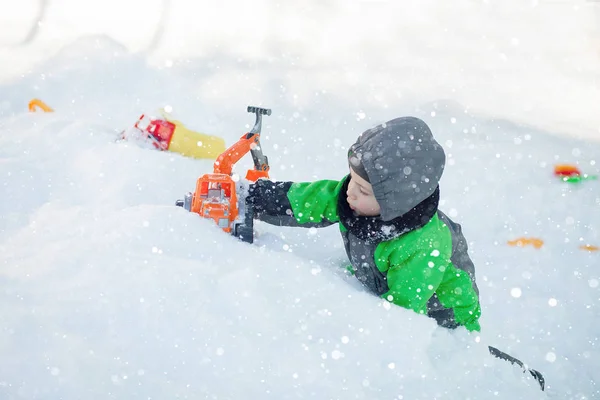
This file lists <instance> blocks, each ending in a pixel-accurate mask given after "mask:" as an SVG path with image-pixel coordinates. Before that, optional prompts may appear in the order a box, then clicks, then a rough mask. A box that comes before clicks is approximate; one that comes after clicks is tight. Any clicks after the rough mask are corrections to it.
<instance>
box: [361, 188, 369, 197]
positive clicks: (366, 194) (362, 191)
mask: <svg viewBox="0 0 600 400" xmlns="http://www.w3.org/2000/svg"><path fill="white" fill-rule="evenodd" d="M359 190H360V192H361V193H362V194H364V195H365V196H368V195H369V193H367V192H365V191H364V190H362V189H359Z"/></svg>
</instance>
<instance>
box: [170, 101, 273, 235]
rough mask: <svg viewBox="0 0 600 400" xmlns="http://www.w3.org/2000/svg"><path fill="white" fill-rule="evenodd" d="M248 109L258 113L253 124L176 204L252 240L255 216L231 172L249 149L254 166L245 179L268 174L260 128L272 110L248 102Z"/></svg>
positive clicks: (258, 177)
mask: <svg viewBox="0 0 600 400" xmlns="http://www.w3.org/2000/svg"><path fill="white" fill-rule="evenodd" d="M248 112H250V113H254V114H256V122H255V123H254V127H253V128H252V129H251V130H250V132H248V133H246V134H244V135H243V136H242V137H241V138H240V139H239V140H238V141H237V142H236V143H234V144H233V145H232V146H231V147H229V148H228V149H227V150H225V151H224V152H223V153H221V155H219V157H217V159H216V161H215V163H214V165H213V172H212V173H209V174H204V175H202V176H201V177H200V178H198V180H197V181H196V191H195V192H194V193H191V192H188V193H187V194H186V195H185V197H184V200H178V201H177V202H176V205H178V206H181V207H184V208H185V209H186V210H188V211H190V212H193V213H196V214H198V215H200V216H201V217H203V218H208V219H212V220H214V221H215V223H216V224H217V226H218V227H220V228H221V229H223V231H225V232H227V233H231V234H232V235H234V236H236V237H239V238H241V239H242V240H243V241H245V242H248V243H252V241H253V240H254V238H253V218H254V216H253V215H252V210H251V209H249V208H247V207H246V204H245V203H244V202H239V199H238V195H237V192H238V190H244V188H243V186H239V187H238V185H241V182H236V181H234V180H233V178H232V177H231V175H232V172H233V166H234V164H235V163H236V162H238V161H239V160H240V159H241V158H242V157H243V156H244V155H245V154H247V153H248V152H250V153H251V154H252V159H253V161H254V169H250V170H248V172H247V173H246V180H248V181H250V182H255V181H256V180H258V179H260V178H269V162H268V159H267V157H266V156H265V155H264V154H263V152H262V149H261V147H260V132H261V128H262V116H263V115H271V110H270V109H267V108H259V107H252V106H249V107H248Z"/></svg>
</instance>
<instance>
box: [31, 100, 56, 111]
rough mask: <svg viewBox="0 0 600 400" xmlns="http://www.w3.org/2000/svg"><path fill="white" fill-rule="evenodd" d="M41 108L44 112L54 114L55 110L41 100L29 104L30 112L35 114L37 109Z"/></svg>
mask: <svg viewBox="0 0 600 400" xmlns="http://www.w3.org/2000/svg"><path fill="white" fill-rule="evenodd" d="M38 107H39V108H41V109H42V111H44V112H53V111H54V110H53V109H52V108H50V107H49V106H48V104H46V103H44V102H43V101H42V100H40V99H33V100H31V101H30V102H29V111H31V112H35V111H36V108H38Z"/></svg>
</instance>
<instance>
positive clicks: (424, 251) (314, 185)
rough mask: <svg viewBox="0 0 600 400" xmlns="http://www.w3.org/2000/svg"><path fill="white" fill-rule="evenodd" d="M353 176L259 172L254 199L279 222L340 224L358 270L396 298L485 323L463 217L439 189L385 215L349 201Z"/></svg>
mask: <svg viewBox="0 0 600 400" xmlns="http://www.w3.org/2000/svg"><path fill="white" fill-rule="evenodd" d="M348 182H349V176H347V177H345V178H344V179H343V180H341V181H339V182H338V181H332V180H322V181H317V182H311V183H292V182H271V181H267V180H259V181H258V182H257V183H255V184H253V185H251V187H250V196H249V200H250V202H251V203H252V206H253V209H254V213H255V218H257V219H259V220H262V221H265V222H267V223H270V224H273V225H280V226H300V227H307V228H310V227H325V226H329V225H331V224H334V223H338V224H339V228H340V233H341V235H342V239H343V241H344V245H345V248H346V253H347V255H348V258H349V259H350V261H351V263H352V270H353V272H354V275H355V276H356V277H357V278H358V280H359V281H361V282H362V284H363V285H365V286H366V287H367V288H368V289H369V290H370V291H371V292H373V293H374V294H376V295H378V296H381V297H382V298H384V299H387V300H388V301H390V302H391V303H394V304H396V305H399V306H401V307H405V308H408V309H411V310H413V311H415V312H417V313H420V314H425V315H428V316H430V317H432V318H434V319H435V320H436V321H437V322H438V324H440V325H441V326H444V327H447V328H455V327H457V326H459V325H464V326H465V327H466V328H467V329H469V330H471V331H473V330H477V331H478V330H479V329H480V327H479V322H478V319H479V316H480V314H481V310H480V306H479V296H478V293H479V292H478V289H477V285H476V283H475V276H474V267H473V263H472V262H471V259H470V258H469V255H468V254H467V243H466V241H465V238H464V237H463V235H462V233H461V227H460V225H458V224H456V223H454V222H452V221H451V220H450V218H448V217H447V216H446V215H444V214H443V213H442V212H441V211H439V210H437V202H438V198H439V190H436V191H435V192H434V193H433V194H432V195H431V196H430V197H428V198H427V199H425V200H424V201H423V202H421V203H419V205H417V206H416V207H415V208H413V209H412V210H411V211H409V212H408V213H406V214H404V215H402V216H401V217H398V218H395V219H393V220H391V221H388V222H384V221H383V220H381V219H380V218H377V217H361V216H356V215H354V213H353V212H352V210H351V209H350V207H349V206H348V203H347V201H346V196H345V193H346V190H347V186H348Z"/></svg>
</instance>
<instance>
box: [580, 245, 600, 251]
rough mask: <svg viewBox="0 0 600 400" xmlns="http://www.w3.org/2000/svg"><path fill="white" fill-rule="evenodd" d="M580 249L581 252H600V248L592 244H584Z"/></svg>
mask: <svg viewBox="0 0 600 400" xmlns="http://www.w3.org/2000/svg"><path fill="white" fill-rule="evenodd" d="M579 248H580V249H581V250H587V251H598V250H600V247H598V246H593V245H591V244H583V245H581V246H579Z"/></svg>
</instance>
